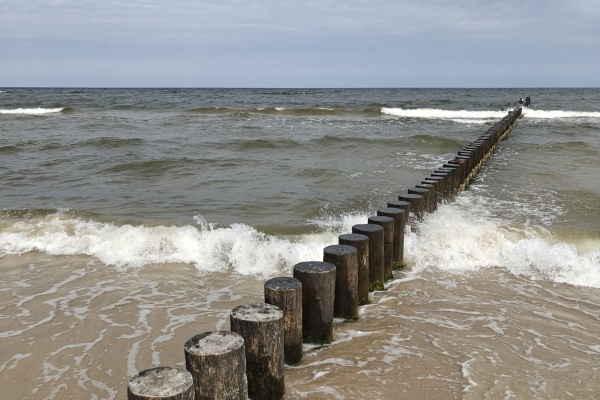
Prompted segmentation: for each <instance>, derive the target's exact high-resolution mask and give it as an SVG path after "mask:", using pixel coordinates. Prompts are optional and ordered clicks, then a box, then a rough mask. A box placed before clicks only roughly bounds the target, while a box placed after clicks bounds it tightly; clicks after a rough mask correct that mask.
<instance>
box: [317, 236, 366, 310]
mask: <svg viewBox="0 0 600 400" xmlns="http://www.w3.org/2000/svg"><path fill="white" fill-rule="evenodd" d="M323 261H325V262H329V263H331V264H333V265H335V300H334V304H333V316H334V317H337V318H345V319H354V320H356V319H358V252H357V250H356V248H355V247H352V246H348V245H345V244H334V245H331V246H327V247H325V249H324V250H323Z"/></svg>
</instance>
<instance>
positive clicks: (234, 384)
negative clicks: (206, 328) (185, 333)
mask: <svg viewBox="0 0 600 400" xmlns="http://www.w3.org/2000/svg"><path fill="white" fill-rule="evenodd" d="M184 351H185V366H186V368H187V370H188V371H190V373H191V374H192V378H193V379H194V387H195V391H196V400H209V399H215V400H217V399H223V400H225V399H240V400H245V399H247V398H248V383H247V380H246V352H245V349H244V339H243V338H242V337H241V336H240V335H238V334H237V333H234V332H204V333H201V334H199V335H196V336H193V337H192V338H191V339H189V340H187V341H186V342H185V344H184Z"/></svg>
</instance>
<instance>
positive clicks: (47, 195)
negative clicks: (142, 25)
mask: <svg viewBox="0 0 600 400" xmlns="http://www.w3.org/2000/svg"><path fill="white" fill-rule="evenodd" d="M525 96H531V97H532V107H531V108H529V109H526V110H525V111H524V114H523V116H522V118H520V119H519V120H518V121H517V122H516V123H515V124H514V125H513V128H512V129H511V131H510V132H509V134H508V136H507V138H506V139H505V140H504V141H502V142H500V144H499V145H498V146H497V148H496V150H495V152H494V155H493V156H492V157H491V158H490V159H488V160H487V161H486V164H485V165H484V167H483V168H482V169H481V170H480V172H479V174H478V175H477V176H476V177H475V179H474V180H473V181H472V182H471V183H470V185H469V186H468V188H467V190H465V191H464V192H462V193H461V194H460V195H459V196H457V197H456V198H455V199H454V200H453V201H452V202H450V203H448V204H444V205H443V206H441V207H440V208H439V209H438V211H436V212H435V213H433V214H430V215H427V216H426V217H425V219H424V221H423V222H422V223H421V224H420V225H419V226H418V227H417V228H416V229H414V230H411V229H410V228H409V229H407V232H406V234H405V262H406V264H407V266H408V269H407V271H404V272H402V273H398V274H396V279H395V280H394V281H391V282H389V283H388V284H387V290H385V291H381V292H376V293H374V294H373V295H372V299H371V304H370V305H367V306H363V307H362V308H361V311H360V313H361V319H360V320H359V321H356V322H352V323H349V322H339V323H337V324H336V331H335V341H334V343H333V344H332V345H330V346H327V347H325V348H312V347H310V346H307V347H306V349H305V350H306V355H305V360H304V361H303V362H302V363H301V364H300V365H298V366H294V367H288V368H287V370H286V385H287V397H289V398H315V399H320V398H332V399H338V398H348V399H351V398H398V395H399V394H402V398H431V399H444V398H449V399H452V398H473V399H481V398H490V399H496V398H507V399H508V398H527V399H530V398H543V399H545V398H548V399H555V398H594V396H595V395H596V394H597V392H598V390H599V389H600V384H598V383H597V382H600V381H599V380H598V378H600V370H599V368H600V367H598V366H597V365H598V362H597V361H598V359H599V357H600V339H598V337H597V332H598V330H599V329H600V318H599V313H598V309H599V306H600V207H599V206H598V204H600V179H599V178H598V177H599V176H600V162H599V161H598V160H600V89H42V88H4V89H0V160H1V162H0V184H1V186H2V190H1V191H0V320H1V321H2V324H1V326H0V381H1V385H0V386H2V387H3V388H8V392H6V393H7V394H6V395H7V396H8V397H7V398H8V399H24V398H28V399H63V398H96V399H117V398H125V393H126V386H127V382H128V381H129V378H130V377H131V376H133V375H134V374H135V373H137V372H139V371H141V370H143V369H146V368H150V367H153V366H158V365H183V361H184V360H183V343H184V342H185V340H187V339H189V338H190V337H192V336H194V335H195V334H197V333H201V332H205V331H212V330H221V329H228V328H229V323H228V315H229V310H231V308H233V307H235V306H237V305H239V304H243V303H247V302H255V301H261V300H262V285H263V283H264V281H265V280H266V279H268V278H271V277H275V276H289V275H291V271H292V267H293V265H294V264H296V263H298V262H302V261H310V260H320V259H322V253H323V248H324V247H325V246H327V245H329V244H333V243H336V242H337V236H338V235H340V234H343V233H349V232H350V231H351V228H352V225H354V224H358V223H365V222H366V220H367V218H368V216H370V215H373V214H374V213H375V210H376V209H377V208H379V207H381V206H384V205H385V204H386V202H387V201H389V200H394V199H396V198H397V196H398V195H399V194H403V193H405V192H406V190H407V188H408V187H410V186H412V185H414V184H416V183H418V182H419V181H420V180H421V179H424V178H425V177H426V176H428V175H429V174H430V173H431V171H432V170H433V169H434V168H436V167H437V166H440V165H441V164H442V163H443V162H444V161H447V160H449V159H451V158H453V157H454V156H455V154H456V152H457V151H459V150H460V149H462V148H463V147H464V146H465V145H467V144H468V143H469V142H471V141H473V140H475V139H476V138H477V137H479V136H480V135H481V134H482V133H483V132H485V131H486V130H487V129H488V127H489V126H491V125H492V124H493V123H495V122H496V121H498V120H500V119H501V118H502V117H504V116H505V115H506V113H507V111H508V110H510V109H511V108H512V107H514V106H515V104H516V100H518V98H519V97H525ZM565 376H569V377H570V378H569V380H568V381H566V382H565V381H564V377H565ZM3 390H4V389H3Z"/></svg>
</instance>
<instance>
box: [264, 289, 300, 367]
mask: <svg viewBox="0 0 600 400" xmlns="http://www.w3.org/2000/svg"><path fill="white" fill-rule="evenodd" d="M265 303H269V304H273V305H274V306H277V307H279V308H281V310H282V311H283V331H284V348H283V350H284V351H283V353H284V358H285V363H286V364H289V365H294V364H298V363H299V362H300V361H302V282H300V281H299V280H298V279H296V278H291V277H280V278H273V279H269V280H268V281H266V282H265Z"/></svg>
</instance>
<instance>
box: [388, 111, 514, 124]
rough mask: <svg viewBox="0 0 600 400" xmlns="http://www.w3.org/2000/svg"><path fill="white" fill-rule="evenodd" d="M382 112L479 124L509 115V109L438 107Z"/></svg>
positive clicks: (406, 116) (399, 115)
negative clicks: (484, 109) (476, 109)
mask: <svg viewBox="0 0 600 400" xmlns="http://www.w3.org/2000/svg"><path fill="white" fill-rule="evenodd" d="M381 112H382V113H383V114H387V115H393V116H396V117H402V118H422V119H449V120H453V121H456V122H460V123H477V124H479V123H485V122H489V121H490V120H496V119H499V118H504V117H505V116H506V115H507V111H467V110H441V109H436V108H416V109H404V108H387V107H383V108H382V109H381ZM468 121H472V122H468ZM482 121H483V122H482Z"/></svg>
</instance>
